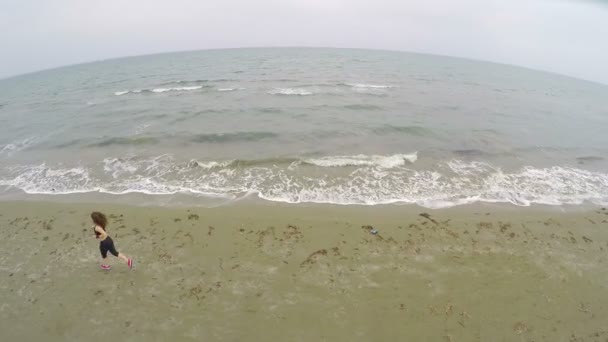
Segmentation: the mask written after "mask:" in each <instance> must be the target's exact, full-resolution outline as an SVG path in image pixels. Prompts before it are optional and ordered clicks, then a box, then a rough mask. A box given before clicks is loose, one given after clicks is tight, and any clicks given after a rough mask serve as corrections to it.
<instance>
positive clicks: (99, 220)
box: [91, 211, 108, 229]
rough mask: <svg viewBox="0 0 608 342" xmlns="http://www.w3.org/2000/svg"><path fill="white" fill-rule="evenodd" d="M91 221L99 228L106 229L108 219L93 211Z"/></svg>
mask: <svg viewBox="0 0 608 342" xmlns="http://www.w3.org/2000/svg"><path fill="white" fill-rule="evenodd" d="M91 219H92V220H93V222H95V224H96V225H98V226H100V227H101V228H103V229H106V226H107V225H108V219H107V218H106V215H104V214H102V213H100V212H99V211H94V212H92V213H91Z"/></svg>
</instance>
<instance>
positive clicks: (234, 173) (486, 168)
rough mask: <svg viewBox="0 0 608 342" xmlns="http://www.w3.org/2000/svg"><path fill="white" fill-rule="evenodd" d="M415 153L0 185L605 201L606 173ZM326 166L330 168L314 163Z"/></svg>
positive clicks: (208, 164) (303, 199)
mask: <svg viewBox="0 0 608 342" xmlns="http://www.w3.org/2000/svg"><path fill="white" fill-rule="evenodd" d="M406 157H408V158H409V159H406ZM415 157H417V155H416V154H409V155H392V156H364V155H357V156H349V157H325V158H319V159H316V160H314V162H313V163H310V161H306V162H300V163H298V162H285V163H284V164H280V163H279V164H277V163H272V165H268V164H266V163H234V162H233V161H204V162H200V161H196V160H192V161H190V162H177V161H175V160H174V159H173V157H172V156H170V155H161V156H158V157H153V158H139V157H130V158H122V159H121V158H107V159H105V160H104V161H103V163H102V164H101V165H90V166H89V167H83V166H71V167H70V166H61V165H56V166H53V167H51V166H49V165H47V164H40V165H33V166H27V165H23V166H12V167H4V168H0V186H8V187H13V188H16V189H21V190H23V191H24V192H26V193H33V194H67V193H82V192H93V191H99V192H104V193H110V194H125V193H145V194H150V195H167V194H176V193H184V194H195V195H203V196H215V197H217V196H220V197H222V198H234V199H237V198H243V196H246V195H247V194H257V196H258V197H260V198H262V199H266V200H269V201H278V202H287V203H331V204H342V205H349V204H363V205H377V204H389V203H416V204H418V205H421V206H424V207H427V208H443V207H450V206H455V205H463V204H468V203H473V202H492V203H512V204H514V205H518V206H528V205H531V204H535V203H536V204H548V205H563V204H581V203H585V202H591V203H595V204H598V205H602V204H606V203H608V174H607V173H600V172H592V171H588V170H582V169H576V168H569V167H562V166H554V167H550V168H534V167H522V168H521V169H519V170H516V171H513V172H504V171H503V170H501V169H500V168H498V167H496V166H493V165H489V164H487V163H479V162H470V163H467V162H462V161H449V162H444V163H438V164H437V165H435V166H433V169H429V170H415V169H413V167H414V165H412V164H411V162H413V161H415V160H416V159H415ZM100 166H101V167H100ZM327 167H331V168H332V170H323V169H320V168H327ZM315 168H316V169H315Z"/></svg>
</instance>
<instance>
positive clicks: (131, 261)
mask: <svg viewBox="0 0 608 342" xmlns="http://www.w3.org/2000/svg"><path fill="white" fill-rule="evenodd" d="M127 265H129V269H132V268H133V259H129V261H127Z"/></svg>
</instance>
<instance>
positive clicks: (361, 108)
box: [344, 104, 384, 111]
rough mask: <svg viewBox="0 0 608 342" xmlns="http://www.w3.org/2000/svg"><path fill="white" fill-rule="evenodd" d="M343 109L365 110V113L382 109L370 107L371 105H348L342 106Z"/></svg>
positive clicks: (374, 106)
mask: <svg viewBox="0 0 608 342" xmlns="http://www.w3.org/2000/svg"><path fill="white" fill-rule="evenodd" d="M344 108H346V109H350V110H366V111H372V110H382V109H384V108H382V107H380V106H376V105H372V104H350V105H346V106H344Z"/></svg>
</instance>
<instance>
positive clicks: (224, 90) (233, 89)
mask: <svg viewBox="0 0 608 342" xmlns="http://www.w3.org/2000/svg"><path fill="white" fill-rule="evenodd" d="M237 90H245V88H218V89H217V91H220V92H227V91H237Z"/></svg>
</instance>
